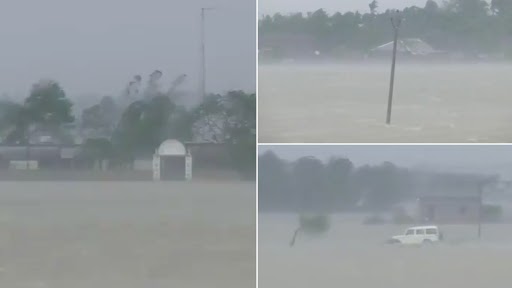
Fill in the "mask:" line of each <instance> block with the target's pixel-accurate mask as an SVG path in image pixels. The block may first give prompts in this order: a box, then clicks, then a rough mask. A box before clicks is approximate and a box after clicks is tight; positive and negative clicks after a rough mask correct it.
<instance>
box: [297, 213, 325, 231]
mask: <svg viewBox="0 0 512 288" xmlns="http://www.w3.org/2000/svg"><path fill="white" fill-rule="evenodd" d="M299 225H300V229H301V230H302V231H303V232H304V233H305V234H323V233H325V232H327V231H328V230H329V229H330V226H331V223H330V221H329V217H328V216H326V215H300V217H299Z"/></svg>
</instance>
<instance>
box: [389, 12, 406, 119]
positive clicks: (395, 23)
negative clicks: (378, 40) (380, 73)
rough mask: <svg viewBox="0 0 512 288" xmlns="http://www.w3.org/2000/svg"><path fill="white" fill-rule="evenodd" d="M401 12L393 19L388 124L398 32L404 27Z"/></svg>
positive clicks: (391, 102) (391, 103)
mask: <svg viewBox="0 0 512 288" xmlns="http://www.w3.org/2000/svg"><path fill="white" fill-rule="evenodd" d="M399 13H400V11H398V10H397V11H396V15H395V16H393V17H391V25H392V26H393V32H394V41H393V60H392V63H391V79H390V83H389V97H388V113H387V117H386V124H388V125H389V124H390V123H391V108H392V105H393V89H394V85H395V66H396V52H397V46H398V32H399V30H400V26H401V25H402V18H401V16H400V14H399Z"/></svg>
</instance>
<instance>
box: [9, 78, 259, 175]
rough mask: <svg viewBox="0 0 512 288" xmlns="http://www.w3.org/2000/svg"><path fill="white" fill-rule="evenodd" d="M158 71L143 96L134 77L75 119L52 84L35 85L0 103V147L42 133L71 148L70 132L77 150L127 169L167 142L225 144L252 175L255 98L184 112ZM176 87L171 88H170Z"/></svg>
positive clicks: (214, 100) (216, 101) (217, 98)
mask: <svg viewBox="0 0 512 288" xmlns="http://www.w3.org/2000/svg"><path fill="white" fill-rule="evenodd" d="M160 77H161V72H160V71H158V70H157V71H155V72H154V73H153V74H151V76H150V79H149V81H148V84H147V87H146V89H145V90H144V91H143V92H140V91H138V90H139V87H138V86H137V85H136V84H138V83H137V82H140V81H141V80H142V78H141V77H140V76H135V80H134V81H131V82H130V83H129V84H128V86H127V89H126V91H125V92H123V94H122V95H121V96H120V97H112V96H105V97H103V98H102V99H101V100H100V101H99V103H97V104H94V105H93V106H91V107H88V108H86V109H84V110H83V111H81V113H77V114H78V115H80V116H79V117H75V113H74V111H73V102H72V101H71V100H70V98H68V97H67V95H66V93H65V91H64V89H63V88H62V87H61V85H60V84H59V83H58V82H57V81H53V80H45V81H39V82H37V83H36V84H34V85H33V87H32V89H31V91H30V94H29V95H28V97H27V98H26V99H25V100H24V101H22V102H16V101H12V100H8V99H4V100H2V101H1V102H0V136H1V139H2V144H4V145H27V144H28V143H29V141H30V139H31V136H32V134H34V133H35V131H37V132H39V133H40V132H43V133H46V134H48V135H52V137H55V138H56V139H58V140H57V141H58V143H60V144H73V142H74V140H75V139H74V136H73V134H80V135H82V136H83V137H84V138H85V139H83V143H82V144H83V145H82V152H83V153H84V154H85V155H87V157H88V158H90V159H94V160H107V159H108V160H110V161H111V163H113V165H120V166H123V165H125V166H126V165H128V166H130V165H131V164H133V161H134V159H135V158H136V157H140V156H151V155H152V154H153V153H154V151H155V149H157V147H158V146H159V145H160V144H161V143H162V142H163V141H165V140H166V139H176V140H179V141H181V142H182V143H183V142H213V143H223V144H225V145H227V147H228V150H229V154H230V156H231V158H232V159H231V160H232V163H234V165H235V168H236V169H238V170H239V171H240V172H241V173H243V174H244V175H245V176H246V177H251V178H254V177H255V169H256V168H255V167H256V95H255V94H254V93H252V94H250V93H245V92H244V91H230V92H227V93H225V94H210V95H207V96H206V97H205V98H204V99H202V101H200V102H199V103H198V104H195V105H192V106H191V107H186V106H184V105H181V104H180V103H179V102H180V101H178V97H177V95H178V92H176V91H175V89H173V87H171V88H172V89H169V91H166V92H163V91H161V89H160V88H159V86H158V85H157V80H158V79H159V78H160ZM174 88H175V87H174Z"/></svg>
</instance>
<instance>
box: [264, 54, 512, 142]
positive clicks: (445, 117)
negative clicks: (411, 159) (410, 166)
mask: <svg viewBox="0 0 512 288" xmlns="http://www.w3.org/2000/svg"><path fill="white" fill-rule="evenodd" d="M389 70H390V68H389V65H384V64H360V65H355V64H350V65H331V66H327V65H324V66H306V65H302V66H300V65H293V66H291V65H260V67H259V90H258V97H259V98H258V101H259V102H258V109H259V112H258V113H259V140H260V142H265V143H269V142H273V143H280V142H288V143H290V142H299V143H302V142H307V143H311V142H316V143H325V142H331V143H333V142H334V143H345V142H350V143H361V142H369V143H374V142H392V143H394V142H397V143H401V142H407V143H409V142H411V143H414V142H420V143H421V142H425V143H431V142H437V143H448V142H449V143H453V142H457V143H458V142H461V143H465V142H500V143H505V142H506V143H509V142H511V141H512V132H511V131H512V110H511V109H510V107H512V96H510V95H511V94H510V91H512V81H511V80H510V79H511V76H512V65H509V66H507V65H491V64H467V65H462V64H460V65H428V64H425V65H419V64H415V65H412V64H400V63H399V64H398V66H397V72H396V86H395V96H394V101H393V103H394V105H393V114H392V123H391V124H392V125H390V126H388V125H385V120H386V109H387V98H388V89H389V75H390V71H389Z"/></svg>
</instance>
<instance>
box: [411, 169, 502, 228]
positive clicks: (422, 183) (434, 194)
mask: <svg viewBox="0 0 512 288" xmlns="http://www.w3.org/2000/svg"><path fill="white" fill-rule="evenodd" d="M495 180H496V178H495V177H488V176H482V175H472V174H423V175H420V176H419V177H418V179H417V181H418V182H417V184H418V185H417V187H418V188H417V191H416V195H417V215H416V217H417V220H418V222H427V223H437V224H468V223H477V222H478V221H479V218H480V211H481V210H480V209H481V208H482V205H483V203H482V202H483V200H482V199H483V196H484V195H483V194H482V193H483V192H484V191H485V189H486V187H488V185H490V184H492V183H494V181H495Z"/></svg>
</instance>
